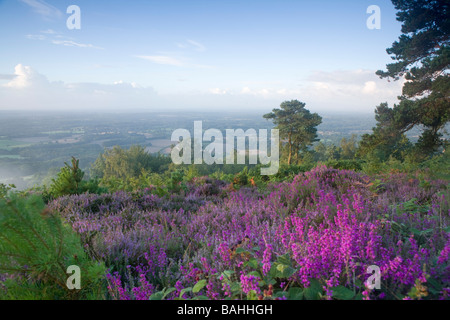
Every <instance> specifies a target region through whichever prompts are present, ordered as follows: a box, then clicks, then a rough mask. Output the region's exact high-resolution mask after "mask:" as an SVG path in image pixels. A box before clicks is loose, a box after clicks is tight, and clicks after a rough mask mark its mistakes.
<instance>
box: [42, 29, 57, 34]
mask: <svg viewBox="0 0 450 320" xmlns="http://www.w3.org/2000/svg"><path fill="white" fill-rule="evenodd" d="M41 33H45V34H58V32H56V31H55V30H52V29H47V30H42V31H41Z"/></svg>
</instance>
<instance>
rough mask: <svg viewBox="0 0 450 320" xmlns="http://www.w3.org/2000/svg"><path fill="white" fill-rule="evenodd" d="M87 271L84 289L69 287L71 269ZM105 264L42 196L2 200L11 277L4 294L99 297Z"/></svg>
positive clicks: (1, 242) (0, 226) (1, 247)
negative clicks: (92, 257) (91, 256)
mask: <svg viewBox="0 0 450 320" xmlns="http://www.w3.org/2000/svg"><path fill="white" fill-rule="evenodd" d="M71 265H77V266H78V267H80V270H81V288H80V289H79V290H77V289H72V290H71V289H69V288H68V286H67V280H68V278H69V277H70V276H71V274H70V273H69V274H68V273H67V268H68V267H69V266H71ZM104 273H105V267H104V265H103V264H100V263H97V262H95V261H93V260H90V259H89V258H88V256H87V255H86V253H85V252H84V249H83V247H82V245H81V242H80V239H79V237H78V236H77V235H76V234H75V233H74V232H73V231H72V230H71V228H70V227H69V226H67V225H65V224H64V223H63V221H62V219H61V218H60V216H59V214H58V213H55V212H51V211H50V210H49V209H47V208H46V207H45V204H44V202H43V200H42V198H40V197H39V196H36V195H33V196H29V197H26V198H23V197H19V196H16V195H12V196H11V198H10V199H1V200H0V274H4V275H5V274H6V275H7V278H8V280H6V281H5V283H4V284H3V286H6V289H5V290H3V291H2V290H0V299H20V300H23V299H32V300H37V299H50V300H58V299H64V300H66V299H96V298H100V297H101V291H102V285H103V284H102V278H103V274H104Z"/></svg>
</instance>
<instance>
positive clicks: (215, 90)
mask: <svg viewBox="0 0 450 320" xmlns="http://www.w3.org/2000/svg"><path fill="white" fill-rule="evenodd" d="M209 92H210V93H212V94H220V95H223V94H227V93H229V91H228V90H223V89H220V88H213V89H209Z"/></svg>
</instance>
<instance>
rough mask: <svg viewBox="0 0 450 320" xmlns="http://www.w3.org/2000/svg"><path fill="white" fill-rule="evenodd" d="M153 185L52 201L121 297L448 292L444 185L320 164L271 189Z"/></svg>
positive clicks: (448, 211) (449, 211)
mask: <svg viewBox="0 0 450 320" xmlns="http://www.w3.org/2000/svg"><path fill="white" fill-rule="evenodd" d="M152 191H153V190H152V189H147V190H143V191H141V192H139V193H126V192H118V193H114V194H106V195H89V194H84V195H74V196H66V197H62V198H59V199H57V200H55V201H54V202H53V203H51V204H50V207H51V209H54V210H57V211H59V212H61V214H62V216H63V217H64V218H65V219H66V221H67V222H69V223H70V224H71V226H72V228H73V229H74V230H75V231H76V232H77V233H78V234H79V235H80V236H81V239H82V241H83V244H84V246H85V249H86V251H87V252H89V254H90V255H91V256H92V257H95V258H96V259H101V260H103V261H104V262H105V264H106V265H107V266H108V267H109V274H108V275H107V280H108V292H109V297H110V298H112V299H244V298H247V299H404V298H407V299H425V298H430V299H448V294H449V290H450V268H449V252H450V233H449V231H450V229H449V220H450V206H449V199H450V195H449V191H448V186H447V183H446V182H444V181H426V184H424V182H423V181H420V180H419V179H411V178H410V177H406V176H402V175H401V174H393V175H390V176H382V177H368V176H365V175H363V174H360V173H356V172H354V171H350V170H337V169H332V168H327V167H325V166H320V167H317V168H315V169H313V170H311V171H308V172H305V173H300V174H299V175H297V176H296V177H295V178H294V179H293V180H292V182H281V183H273V184H271V185H268V186H267V188H265V189H264V191H262V190H258V188H255V187H242V188H240V189H239V190H235V189H234V188H228V187H227V185H226V184H225V183H223V182H220V181H214V180H211V179H209V178H194V179H192V181H191V182H189V183H187V184H186V186H185V188H184V190H182V191H180V193H181V194H171V195H169V194H167V195H160V196H159V195H157V194H156V193H154V192H152ZM372 265H376V266H378V267H379V269H380V275H381V288H380V289H376V288H375V289H370V288H368V286H367V285H366V281H367V280H368V279H369V277H370V276H371V274H370V273H367V268H368V267H369V266H372Z"/></svg>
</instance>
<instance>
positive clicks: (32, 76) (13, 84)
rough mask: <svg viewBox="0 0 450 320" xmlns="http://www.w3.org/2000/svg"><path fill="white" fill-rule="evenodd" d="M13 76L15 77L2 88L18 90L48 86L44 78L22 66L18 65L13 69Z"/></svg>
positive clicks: (29, 68)
mask: <svg viewBox="0 0 450 320" xmlns="http://www.w3.org/2000/svg"><path fill="white" fill-rule="evenodd" d="M14 75H15V77H14V78H13V79H12V80H11V81H10V82H8V83H7V84H5V85H4V87H9V88H16V89H20V88H27V87H32V86H41V85H46V84H48V80H47V78H46V77H45V76H43V75H41V74H39V73H38V72H36V71H35V70H33V69H32V68H31V67H29V66H24V65H22V64H18V65H17V66H16V67H15V68H14Z"/></svg>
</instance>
